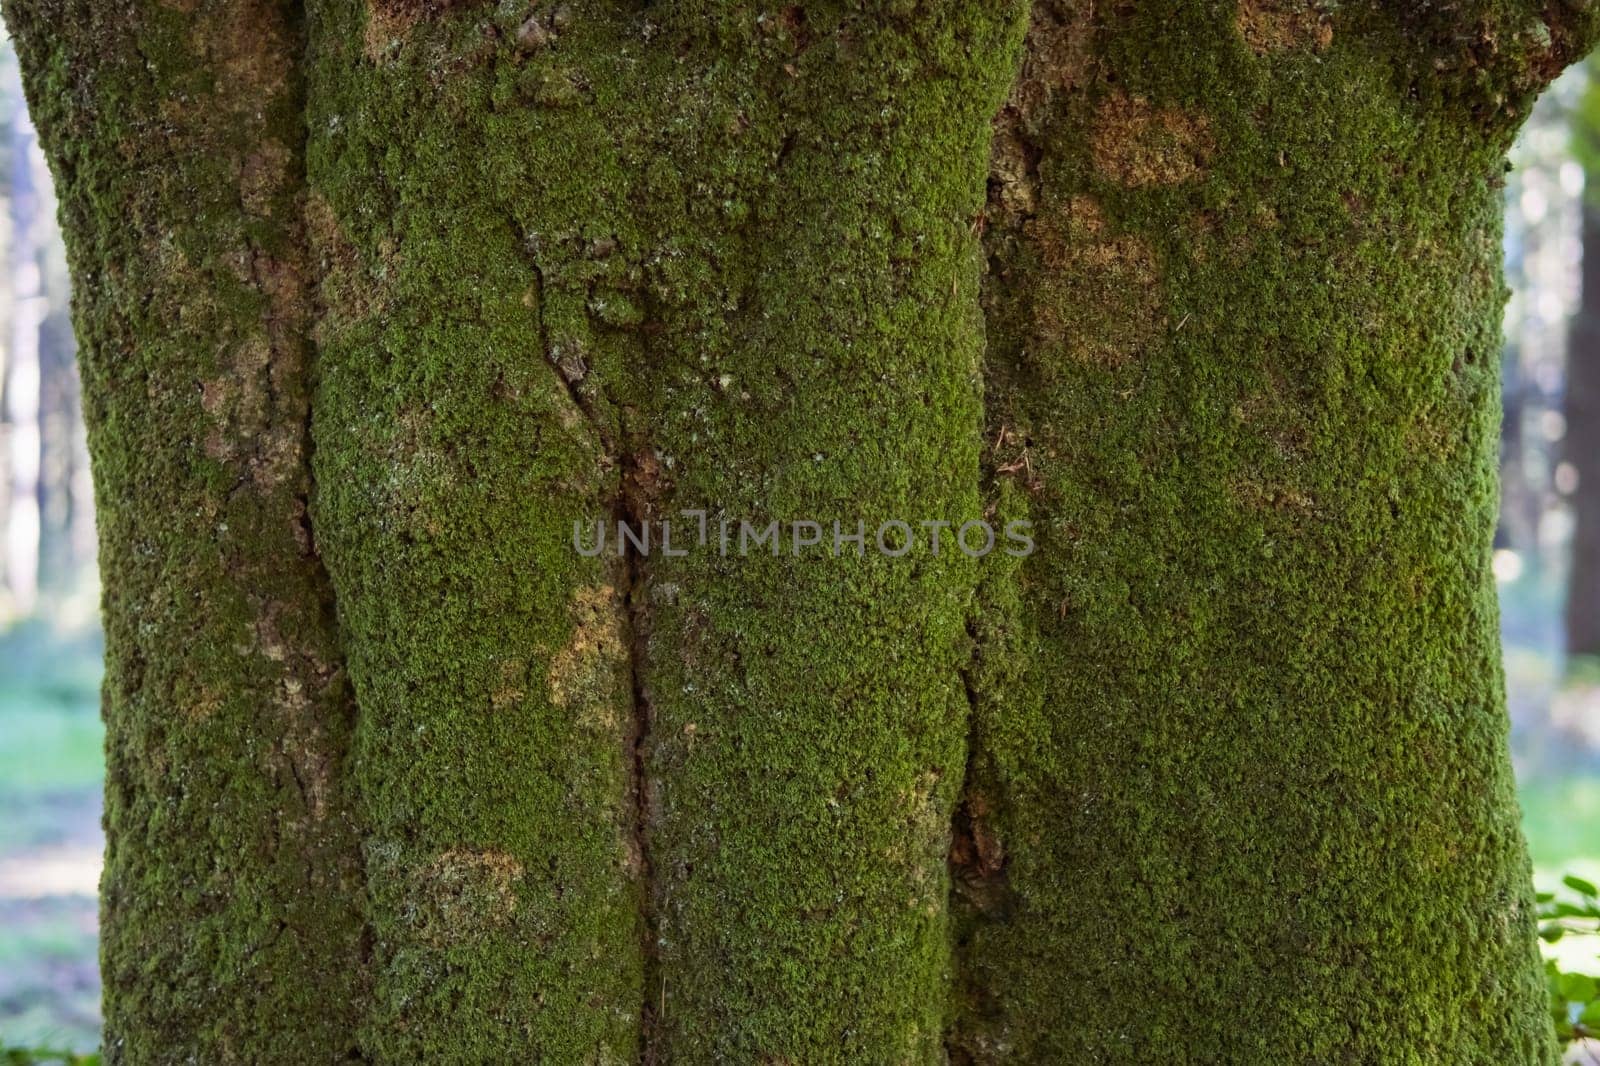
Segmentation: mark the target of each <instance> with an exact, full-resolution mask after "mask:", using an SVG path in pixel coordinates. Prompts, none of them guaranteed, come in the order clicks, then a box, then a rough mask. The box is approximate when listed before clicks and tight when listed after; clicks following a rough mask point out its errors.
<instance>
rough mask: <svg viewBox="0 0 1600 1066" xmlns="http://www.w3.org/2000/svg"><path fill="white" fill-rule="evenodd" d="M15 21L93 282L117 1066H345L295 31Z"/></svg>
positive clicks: (354, 939)
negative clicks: (312, 474)
mask: <svg viewBox="0 0 1600 1066" xmlns="http://www.w3.org/2000/svg"><path fill="white" fill-rule="evenodd" d="M6 16H7V19H8V21H9V23H10V25H11V28H12V30H13V32H14V34H15V37H16V40H17V46H18V50H19V53H20V55H21V58H22V64H23V68H24V71H25V74H26V84H27V90H28V97H29V101H30V104H31V107H32V110H33V114H34V117H35V119H36V121H37V123H38V126H39V128H40V130H41V135H42V138H43V140H44V143H45V146H46V149H47V152H48V154H49V156H50V159H51V163H52V165H53V167H54V170H55V173H56V175H57V179H58V186H59V189H60V200H61V215H62V222H63V228H64V229H65V230H66V234H67V240H68V249H69V253H70V255H71V265H72V268H73V272H74V277H75V279H76V282H77V292H76V296H75V300H74V309H75V320H76V326H77V330H78V335H79V338H80V340H81V341H82V345H81V351H82V357H81V367H82V375H83V383H84V393H85V397H86V407H87V411H86V414H87V418H88V422H89V429H90V446H91V450H92V453H93V459H94V471H95V479H96V488H97V510H98V518H99V527H100V565H101V568H102V571H103V573H104V577H105V581H104V585H105V590H106V591H105V620H106V645H107V646H106V659H107V661H106V679H105V687H104V707H105V717H106V726H107V728H106V753H107V796H106V824H107V831H108V838H109V847H108V852H107V857H106V870H105V876H104V880H103V882H102V898H103V916H104V921H103V924H102V963H103V965H102V971H103V977H104V982H105V1000H106V1011H105V1013H106V1026H107V1031H108V1033H109V1034H110V1039H109V1040H108V1044H107V1048H108V1050H107V1057H108V1061H118V1062H153V1061H174V1060H192V1061H206V1062H242V1061H251V1062H302V1061H308V1060H321V1061H331V1060H334V1059H338V1058H342V1057H343V1056H344V1055H345V1054H346V1053H347V1052H348V1051H350V1050H351V1048H352V1047H353V1030H354V1020H355V1019H356V1018H358V1017H359V1016H360V1014H361V1012H362V1009H363V1003H364V992H363V988H364V976H363V971H362V967H361V964H360V957H361V951H362V948H361V938H362V935H363V933H362V917H361V913H360V901H361V894H360V856H359V853H358V850H357V845H356V840H355V835H354V825H353V822H352V818H351V809H350V803H349V797H348V792H347V789H346V787H345V785H344V783H343V781H342V778H341V774H340V769H341V764H342V761H343V759H344V756H345V751H346V746H347V739H348V735H349V731H350V725H351V720H352V717H353V704H352V701H351V698H350V692H349V688H348V685H347V683H346V680H345V676H344V674H343V672H342V670H341V667H340V658H339V649H338V643H337V639H336V635H335V631H334V624H333V618H332V614H331V605H330V602H329V599H330V596H331V590H330V588H329V586H328V582H327V578H326V575H325V574H323V573H322V571H321V569H320V567H319V565H318V564H317V561H316V557H315V554H314V552H313V551H312V550H311V545H310V542H309V539H308V537H309V533H308V530H307V529H306V527H305V508H306V496H307V494H308V492H309V489H310V484H309V479H308V477H307V473H306V469H305V465H304V450H305V446H306V441H305V423H306V419H307V417H308V411H309V403H310V387H309V358H308V349H307V345H306V342H305V337H304V326H305V322H306V317H307V314H308V308H307V292H306V290H305V286H304V284H303V278H304V276H305V274H306V272H307V265H306V262H305V259H304V253H303V250H302V248H301V247H300V243H299V240H298V237H297V233H298V221H297V216H296V214H295V212H294V210H293V208H294V204H295V201H296V197H297V195H298V187H297V182H296V181H295V180H294V177H295V175H296V173H297V172H298V160H299V154H300V136H299V132H298V131H299V123H298V119H299V114H300V105H301V92H300V89H301V87H300V83H299V79H298V75H297V72H296V71H295V70H294V69H293V66H292V64H290V63H288V62H286V61H282V60H283V57H285V56H288V55H290V54H292V53H291V48H290V44H291V42H292V41H293V39H294V37H295V34H296V30H295V27H294V25H293V22H292V20H291V19H290V18H289V16H288V14H287V12H286V11H285V10H283V9H280V8H277V7H275V6H272V5H267V6H264V7H262V8H260V9H259V10H258V11H257V12H255V15H254V17H253V20H252V21H251V23H250V24H249V25H248V26H245V27H241V26H240V25H239V24H237V23H236V22H235V21H232V20H231V19H230V18H229V12H227V11H226V10H219V9H218V8H216V7H207V8H205V9H204V10H199V11H196V12H193V13H191V14H189V15H187V16H184V17H182V18H180V17H179V14H178V12H177V11H176V10H175V9H166V8H160V7H156V6H154V5H152V7H151V8H150V9H149V10H147V11H140V12H136V13H129V12H126V11H124V10H123V9H121V8H118V9H117V10H116V11H115V12H113V11H112V10H111V9H109V8H106V7H104V6H103V5H91V4H80V3H72V2H67V3H55V2H45V3H27V2H21V3H15V4H8V5H7V7H6ZM264 58H265V59H266V61H262V60H263V59H264ZM223 65H227V66H228V67H229V68H230V70H231V74H230V75H229V76H226V77H225V76H223V73H222V69H221V68H222V66H223Z"/></svg>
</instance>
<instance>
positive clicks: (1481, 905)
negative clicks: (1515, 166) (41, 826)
mask: <svg viewBox="0 0 1600 1066" xmlns="http://www.w3.org/2000/svg"><path fill="white" fill-rule="evenodd" d="M1536 16H1538V17H1536ZM7 17H8V20H9V21H10V23H11V25H12V27H13V29H14V32H15V33H16V35H17V37H18V39H19V48H20V52H21V55H22V59H23V63H24V67H25V70H26V72H27V80H28V90H29V94H30V99H31V101H32V103H33V106H34V111H35V116H36V118H37V119H38V121H39V124H40V126H41V129H42V132H43V134H44V137H45V140H46V144H47V148H48V151H49V153H50V156H51V159H52V163H53V165H54V167H55V169H56V173H57V175H58V179H59V181H60V185H61V190H62V196H63V218H64V222H65V224H66V228H67V230H68V240H69V246H70V249H71V252H72V256H73V268H74V271H75V277H76V279H77V282H78V285H79V303H78V311H77V318H78V328H79V331H80V334H81V336H82V339H83V350H84V375H85V391H86V394H87V396H88V402H89V404H90V422H91V433H92V437H93V440H92V444H93V449H94V456H95V464H96V477H97V481H98V485H99V492H100V499H101V503H102V513H101V521H102V544H103V549H102V562H103V566H104V567H105V572H106V587H107V597H106V617H107V626H108V639H109V658H110V662H109V669H108V682H107V693H106V713H107V718H108V722H109V730H108V737H109V740H108V744H109V747H110V752H109V754H110V762H111V781H110V786H109V800H108V827H109V836H110V841H111V843H110V857H109V864H108V871H107V879H106V895H105V900H106V903H105V944H106V946H105V962H106V977H107V1024H108V1046H109V1050H110V1052H111V1056H112V1058H113V1059H114V1060H116V1061H126V1062H141V1063H142V1062H166V1061H200V1062H230V1061H240V1062H274V1063H276V1062H327V1061H336V1060H341V1059H344V1058H357V1059H360V1060H363V1061H372V1062H397V1063H400V1062H405V1063H409V1062H461V1063H476V1062H499V1061H523V1060H530V1061H539V1062H551V1063H604V1062H623V1061H643V1062H684V1063H699V1062H705V1063H711V1062H754V1063H772V1064H778V1063H784V1064H800V1063H826V1062H841V1063H842V1062H849V1063H858V1062H866V1063H880V1062H881V1063H902V1062H938V1061H942V1060H944V1059H945V1058H946V1057H949V1058H950V1059H952V1060H954V1061H999V1060H1015V1061H1024V1062H1050V1063H1055V1062H1107V1063H1120V1062H1127V1063H1133V1062H1144V1061H1148V1060H1150V1059H1152V1058H1155V1057H1160V1056H1173V1057H1177V1058H1180V1059H1182V1060H1183V1061H1191V1062H1206V1063H1229V1064H1250V1063H1267V1062H1279V1061H1284V1060H1286V1059H1291V1060H1295V1061H1317V1062H1322V1061H1349V1062H1369V1061H1382V1062H1404V1063H1413V1062H1414V1063H1432V1062H1440V1063H1442V1062H1452V1063H1455V1062H1474V1063H1496V1064H1503V1063H1513V1062H1515V1063H1535V1062H1539V1061H1542V1060H1543V1058H1544V1056H1545V1055H1546V1054H1547V1050H1548V1048H1547V1042H1546V1038H1545V1036H1544V1018H1543V1013H1542V1002H1541V999H1542V997H1541V994H1540V990H1539V988H1538V985H1537V981H1536V979H1535V970H1534V968H1533V963H1534V955H1533V948H1532V938H1531V932H1532V929H1531V920H1530V916H1529V912H1528V910H1527V905H1528V900H1527V898H1526V881H1527V869H1526V860H1525V858H1524V856H1523V853H1522V846H1521V843H1520V840H1519V838H1518V834H1517V830H1516V812H1515V804H1514V799H1513V797H1512V794H1511V781H1510V776H1509V772H1508V769H1507V765H1506V761H1505V752H1504V735H1503V733H1504V716H1503V707H1502V703H1501V696H1500V693H1499V686H1500V682H1499V674H1498V670H1499V667H1498V648H1497V646H1496V642H1495V607H1494V601H1493V587H1492V584H1491V582H1490V580H1489V577H1488V569H1487V552H1488V535H1489V531H1490V527H1491V524H1492V521H1493V512H1494V485H1493V462H1492V460H1493V445H1494V432H1493V428H1494V426H1493V420H1494V415H1495V410H1496V407H1495V396H1496V392H1495V390H1496V386H1495V380H1494V365H1495V362H1496V360H1495V354H1496V347H1497V343H1498V342H1497V333H1496V330H1497V322H1496V316H1497V314H1498V309H1499V306H1500V301H1501V298H1502V297H1501V283H1500V280H1499V259H1498V256H1499V251H1498V215H1497V207H1496V192H1495V188H1496V182H1497V180H1498V175H1499V174H1500V172H1501V170H1500V168H1501V166H1502V163H1501V160H1502V156H1503V152H1504V149H1505V147H1506V143H1507V140H1508V138H1509V136H1510V133H1511V131H1512V130H1513V129H1514V128H1515V125H1516V123H1517V121H1519V119H1520V117H1521V115H1522V114H1524V113H1525V111H1526V107H1527V104H1528V102H1529V100H1530V98H1531V95H1532V93H1533V92H1535V91H1536V90H1537V89H1538V87H1539V86H1540V85H1542V84H1543V82H1544V81H1545V80H1546V79H1547V78H1548V77H1550V76H1552V75H1553V74H1554V72H1555V71H1556V70H1558V69H1559V68H1560V66H1561V65H1562V64H1563V63H1565V62H1567V61H1569V60H1570V59H1572V58H1574V57H1575V56H1576V55H1577V54H1579V53H1580V52H1581V51H1582V49H1583V48H1584V47H1586V45H1587V41H1588V39H1589V37H1590V36H1591V35H1592V26H1591V25H1590V24H1591V23H1592V21H1593V16H1592V15H1590V14H1585V13H1583V12H1582V11H1580V9H1577V8H1573V9H1571V10H1569V9H1568V8H1565V7H1561V8H1559V9H1552V10H1550V11H1539V12H1536V11H1534V10H1533V6H1532V5H1525V4H1521V3H1506V2H1502V0H1474V2H1468V3H1465V4H1457V5H1454V6H1453V7H1452V8H1450V9H1449V10H1445V9H1442V8H1440V9H1436V8H1433V7H1420V6H1417V5H1412V4H1395V5H1392V6H1391V5H1385V4H1377V3H1356V4H1346V5H1343V6H1341V7H1340V8H1338V9H1337V10H1334V9H1332V8H1331V7H1329V8H1324V7H1315V6H1311V5H1306V4H1300V3H1290V2H1287V0H1246V2H1244V3H1243V4H1242V5H1239V6H1235V5H1234V4H1222V3H1210V2H1207V3H1200V2H1180V0H1173V2H1171V3H1166V4H1162V5H1106V4H1099V5H1094V4H1090V3H1087V2H1085V3H1083V4H1074V3H1065V2H1056V0H1040V2H1037V3H1035V4H1033V5H1032V9H1031V12H1030V11H1029V10H1028V6H1027V5H1025V4H1023V3H1021V2H1020V0H1018V2H1016V3H1002V4H996V3H993V2H984V3H974V2H971V0H884V2H867V0H853V2H846V0H819V2H816V3H810V4H804V5H788V6H781V5H773V6H770V7H758V6H755V5H750V4H744V3H736V2H732V0H727V2H720V0H692V2H691V0H684V2H679V3H671V4H660V3H636V2H631V0H573V2H571V3H559V4H556V3H541V4H537V5H530V4H523V3H511V2H504V3H499V4H492V3H474V2H470V0H465V2H462V0H458V2H451V0H438V2H423V0H376V2H374V3H371V4H370V5H369V4H368V3H365V2H363V0H313V2H311V3H308V4H307V5H305V7H304V9H301V8H292V9H291V8H289V7H282V8H280V7H278V6H275V5H272V4H269V3H267V2H266V0H173V2H169V3H158V2H150V3H132V2H129V0H116V2H112V3H107V4H96V5H93V6H92V7H91V6H90V5H88V4H85V3H80V2H78V0H10V2H9V4H8V7H7ZM1541 19H1542V21H1541ZM1025 32H1026V36H1027V40H1026V45H1025V46H1024V40H1023V38H1024V33H1025ZM1007 101H1009V102H1007ZM997 112H998V114H999V117H998V119H996V118H995V116H996V113H997ZM986 182H987V187H988V205H987V208H986V207H985V202H984V190H985V184H986ZM985 258H987V272H986V269H985ZM985 353H986V354H985ZM685 511H694V512H704V513H705V521H706V524H707V529H708V531H709V533H710V536H709V537H708V541H709V543H690V542H692V541H697V540H698V537H697V534H698V527H697V524H696V522H695V520H694V519H693V518H691V517H689V516H687V515H685V514H684V513H683V512H685ZM980 515H981V516H986V517H988V518H989V519H990V521H991V522H993V523H994V524H996V525H999V524H1000V523H1001V522H1003V521H1004V520H1005V519H1008V518H1028V519H1030V520H1031V521H1032V522H1033V523H1034V531H1035V535H1036V537H1037V538H1038V540H1039V544H1040V551H1039V553H1038V554H1037V555H1035V556H1034V557H1032V558H1030V559H1028V560H1026V561H1019V560H1016V559H1013V558H1010V557H1008V556H1005V555H1003V554H1000V553H996V554H994V555H991V556H990V557H989V558H988V559H987V560H985V561H984V562H983V563H981V564H980V563H977V562H975V561H973V560H971V559H969V558H967V557H965V556H964V555H962V554H961V553H960V552H958V551H955V550H952V548H951V546H950V542H949V539H948V538H949V533H948V532H947V533H946V538H947V539H946V541H945V547H944V550H943V551H942V552H940V553H939V554H937V555H935V554H934V553H933V552H932V551H931V550H930V544H929V542H928V539H927V538H925V537H924V538H922V539H921V541H920V542H919V547H918V548H917V549H916V550H914V551H913V552H912V553H910V554H908V555H907V556H905V557H904V558H891V557H886V556H884V555H881V554H878V553H877V551H876V550H875V548H874V547H873V546H872V545H871V531H873V530H875V529H876V528H877V527H878V525H879V524H880V523H881V522H883V521H885V520H888V519H900V520H905V521H909V522H912V523H917V522H920V521H921V520H925V519H927V520H943V521H949V522H952V523H955V524H959V523H961V522H962V521H964V520H967V519H972V518H977V517H979V516H980ZM618 520H622V521H627V522H629V523H631V524H632V525H633V526H634V527H635V528H638V527H639V526H640V525H641V524H642V523H644V522H647V521H648V522H654V523H657V524H656V525H655V527H654V529H655V536H656V537H657V540H656V542H655V547H654V550H653V551H652V552H651V553H650V554H649V555H648V556H644V555H642V554H641V553H640V552H638V551H630V552H627V553H623V554H622V555H621V556H619V555H618V554H617V553H615V552H614V551H608V552H605V553H602V554H601V555H600V556H598V557H593V558H590V557H586V556H584V555H583V554H581V553H579V552H577V551H575V550H574V545H573V543H572V536H573V528H574V524H575V523H577V524H578V525H580V526H581V527H583V528H589V529H592V528H593V525H594V523H596V522H601V523H605V522H616V521H618ZM662 520H670V521H672V522H673V523H674V529H673V536H674V540H675V542H676V543H677V544H678V546H680V547H690V548H692V549H693V550H692V551H691V552H690V554H688V555H683V556H668V555H666V554H664V553H663V547H662V545H661V544H660V541H659V536H660V532H659V530H660V526H659V523H660V522H661V521H662ZM724 520H726V521H728V522H729V523H731V524H732V527H733V529H734V531H735V533H734V536H735V540H736V541H737V530H738V528H739V523H741V522H750V523H752V524H753V525H755V526H756V527H757V528H762V527H764V526H765V525H766V524H767V523H768V522H771V521H777V522H780V523H791V522H795V521H800V520H806V521H813V522H816V523H818V524H819V525H820V527H821V530H822V543H821V544H819V545H815V546H812V547H809V548H805V549H802V550H801V551H800V552H799V554H798V555H797V554H796V553H795V550H794V547H793V544H792V542H786V543H785V545H784V546H783V548H782V550H781V551H780V553H779V554H777V555H772V554H765V553H763V552H760V551H755V552H751V553H749V554H745V555H743V556H738V555H737V553H735V556H736V557H731V558H724V557H722V555H721V554H720V553H719V551H718V549H717V541H718V540H719V537H718V531H719V529H720V527H721V525H722V523H723V521H724ZM836 520H837V521H838V522H839V524H840V526H841V527H842V528H843V531H844V532H845V533H847V534H850V533H854V532H855V530H856V523H857V522H861V523H863V524H864V526H865V528H866V530H867V531H868V543H867V544H866V545H865V546H864V550H863V551H861V552H859V553H858V551H857V549H856V548H855V547H854V545H852V544H848V543H845V544H841V548H842V551H839V552H836V551H835V550H834V543H833V523H834V522H835V521H836ZM313 531H314V532H313ZM614 544H615V541H614V540H613V541H612V544H611V546H613V547H614ZM974 637H976V648H975V647H974V639H973V638H974Z"/></svg>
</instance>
